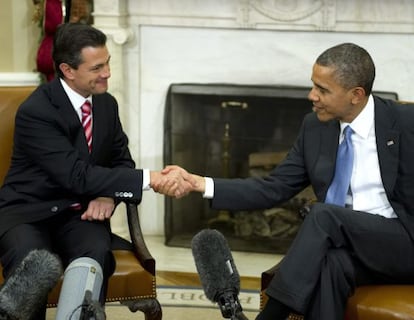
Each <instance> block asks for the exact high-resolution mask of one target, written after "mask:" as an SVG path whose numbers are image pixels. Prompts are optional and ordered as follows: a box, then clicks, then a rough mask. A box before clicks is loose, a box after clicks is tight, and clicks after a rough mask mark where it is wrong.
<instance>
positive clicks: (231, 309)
mask: <svg viewBox="0 0 414 320" xmlns="http://www.w3.org/2000/svg"><path fill="white" fill-rule="evenodd" d="M217 303H218V305H219V307H220V311H221V314H222V316H223V317H224V318H227V319H231V320H248V319H247V317H246V316H245V315H244V313H243V309H242V307H241V304H240V301H239V298H238V297H237V294H236V293H235V292H234V290H231V289H230V290H226V291H224V292H223V293H222V294H220V295H219V296H218V299H217Z"/></svg>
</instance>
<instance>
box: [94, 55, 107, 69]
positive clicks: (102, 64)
mask: <svg viewBox="0 0 414 320" xmlns="http://www.w3.org/2000/svg"><path fill="white" fill-rule="evenodd" d="M110 60H111V56H109V57H108V59H107V60H106V61H105V62H104V63H100V64H96V65H94V66H92V67H90V68H89V70H95V69H99V68H101V67H102V66H104V65H105V64H108V63H109V61H110Z"/></svg>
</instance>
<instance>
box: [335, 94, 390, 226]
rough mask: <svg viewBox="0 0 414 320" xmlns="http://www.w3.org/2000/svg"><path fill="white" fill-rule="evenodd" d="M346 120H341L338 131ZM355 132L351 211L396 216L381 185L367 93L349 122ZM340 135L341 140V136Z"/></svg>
mask: <svg viewBox="0 0 414 320" xmlns="http://www.w3.org/2000/svg"><path fill="white" fill-rule="evenodd" d="M346 125H348V123H341V132H342V131H343V129H344V127H345V126H346ZM349 125H350V126H351V128H352V130H353V131H354V134H353V135H352V145H353V147H354V164H353V168H352V176H351V193H352V198H351V199H349V198H348V199H347V203H348V201H349V200H351V203H352V208H353V210H358V211H365V212H369V213H372V214H379V215H382V216H384V217H386V218H396V217H397V215H396V214H395V212H394V210H393V208H392V207H391V205H390V203H389V201H388V198H387V195H386V193H385V189H384V186H383V184H382V178H381V172H380V167H379V160H378V152H377V143H376V136H375V121H374V98H373V96H372V95H370V96H369V98H368V102H367V105H366V106H365V108H364V109H362V111H361V113H360V114H359V115H358V116H357V117H356V118H355V119H354V120H353V121H352V123H350V124H349ZM342 136H343V135H342V134H341V135H340V140H341V139H343V137H342Z"/></svg>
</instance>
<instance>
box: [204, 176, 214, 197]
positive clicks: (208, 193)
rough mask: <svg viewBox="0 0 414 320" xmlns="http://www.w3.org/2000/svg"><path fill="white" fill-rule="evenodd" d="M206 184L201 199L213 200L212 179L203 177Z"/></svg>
mask: <svg viewBox="0 0 414 320" xmlns="http://www.w3.org/2000/svg"><path fill="white" fill-rule="evenodd" d="M204 180H205V183H206V189H205V190H204V193H203V198H205V199H213V197H214V181H213V178H210V177H204Z"/></svg>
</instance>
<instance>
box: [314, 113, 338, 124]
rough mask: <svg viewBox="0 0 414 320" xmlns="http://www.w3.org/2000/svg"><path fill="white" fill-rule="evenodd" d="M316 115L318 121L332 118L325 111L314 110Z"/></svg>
mask: <svg viewBox="0 0 414 320" xmlns="http://www.w3.org/2000/svg"><path fill="white" fill-rule="evenodd" d="M316 116H317V117H318V119H319V121H322V122H327V121H330V120H333V119H334V118H333V117H332V116H331V115H329V114H327V113H326V112H316Z"/></svg>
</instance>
